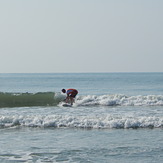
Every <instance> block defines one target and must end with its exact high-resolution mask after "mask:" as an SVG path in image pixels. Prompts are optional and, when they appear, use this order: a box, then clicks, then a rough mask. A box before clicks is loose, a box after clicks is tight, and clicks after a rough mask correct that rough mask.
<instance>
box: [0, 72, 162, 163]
mask: <svg viewBox="0 0 163 163" xmlns="http://www.w3.org/2000/svg"><path fill="white" fill-rule="evenodd" d="M0 83H1V85H0V146H1V148H0V162H7V163H8V162H9V163H10V162H92V163H93V162H102V163H106V162H120V161H121V162H123V163H130V162H134V163H137V162H140V163H141V162H143V163H148V162H157V163H158V162H162V161H163V154H162V151H163V148H162V147H163V141H162V140H163V137H162V135H163V130H162V129H163V93H162V92H163V84H162V83H163V73H79V74H78V73H74V74H64V73H63V74H62V73H57V74H0ZM63 88H65V89H67V88H76V89H77V90H78V91H79V94H78V95H77V97H76V99H75V103H74V104H73V106H72V107H63V106H62V103H63V102H62V101H63V100H64V99H65V97H66V96H65V94H62V93H61V89H63Z"/></svg>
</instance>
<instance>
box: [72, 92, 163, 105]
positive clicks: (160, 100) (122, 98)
mask: <svg viewBox="0 0 163 163" xmlns="http://www.w3.org/2000/svg"><path fill="white" fill-rule="evenodd" d="M75 105H76V106H95V105H102V106H116V105H119V106H163V95H147V96H142V95H139V96H126V95H121V94H115V95H101V96H96V95H88V96H80V97H78V98H77V101H76V104H75Z"/></svg>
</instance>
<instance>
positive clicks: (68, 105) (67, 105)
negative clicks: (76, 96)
mask: <svg viewBox="0 0 163 163" xmlns="http://www.w3.org/2000/svg"><path fill="white" fill-rule="evenodd" d="M62 106H64V107H72V105H71V104H67V103H65V104H62Z"/></svg>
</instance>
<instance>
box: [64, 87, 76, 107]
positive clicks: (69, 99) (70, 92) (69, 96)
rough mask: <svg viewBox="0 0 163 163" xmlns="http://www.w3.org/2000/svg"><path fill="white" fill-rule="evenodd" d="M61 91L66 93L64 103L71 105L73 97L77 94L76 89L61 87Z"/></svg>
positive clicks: (73, 100)
mask: <svg viewBox="0 0 163 163" xmlns="http://www.w3.org/2000/svg"><path fill="white" fill-rule="evenodd" d="M62 92H63V93H66V94H67V97H66V103H69V102H70V103H71V105H73V103H74V102H75V97H76V95H77V94H78V91H77V90H76V89H72V88H71V89H62Z"/></svg>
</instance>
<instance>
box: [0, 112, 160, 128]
mask: <svg viewBox="0 0 163 163" xmlns="http://www.w3.org/2000/svg"><path fill="white" fill-rule="evenodd" d="M14 126H24V127H45V128H46V127H55V128H60V127H67V128H104V129H105V128H151V127H152V128H161V127H163V117H154V116H153V117H145V116H139V117H134V116H130V117H129V116H125V117H122V116H113V115H105V116H104V115H103V116H70V115H67V116H66V115H64V116H63V115H47V116H41V115H40V116H38V115H37V116H34V115H33V116H0V127H14Z"/></svg>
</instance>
